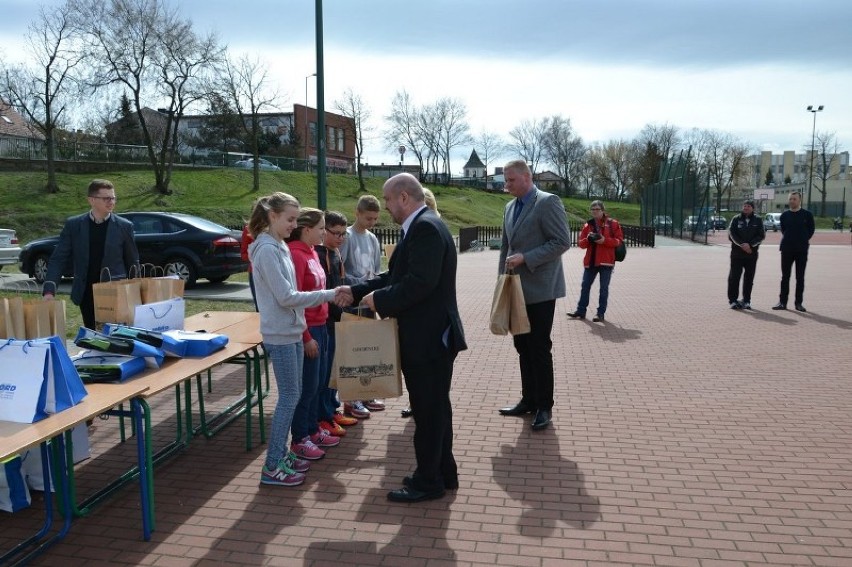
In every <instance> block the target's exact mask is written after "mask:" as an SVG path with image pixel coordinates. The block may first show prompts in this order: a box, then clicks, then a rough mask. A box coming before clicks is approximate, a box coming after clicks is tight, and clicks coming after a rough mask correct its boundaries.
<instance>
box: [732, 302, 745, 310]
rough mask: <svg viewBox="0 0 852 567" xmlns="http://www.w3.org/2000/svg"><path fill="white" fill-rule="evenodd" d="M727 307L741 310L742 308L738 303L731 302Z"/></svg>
mask: <svg viewBox="0 0 852 567" xmlns="http://www.w3.org/2000/svg"><path fill="white" fill-rule="evenodd" d="M729 305H730V306H731V309H742V308H743V306H742V305H740V302H739V301H732V302H731V303H730V304H729Z"/></svg>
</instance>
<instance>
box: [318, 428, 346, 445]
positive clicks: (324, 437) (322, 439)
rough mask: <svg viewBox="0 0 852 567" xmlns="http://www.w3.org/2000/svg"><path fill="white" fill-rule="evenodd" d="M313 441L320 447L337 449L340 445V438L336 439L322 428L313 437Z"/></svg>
mask: <svg viewBox="0 0 852 567" xmlns="http://www.w3.org/2000/svg"><path fill="white" fill-rule="evenodd" d="M311 441H313V443H314V445H316V446H318V447H337V446H338V445H340V437H335V436H334V435H332V434H331V433H329V432H328V431H326V430H325V429H323V428H322V427H320V430H319V431H317V432H316V433H314V434H313V435H311Z"/></svg>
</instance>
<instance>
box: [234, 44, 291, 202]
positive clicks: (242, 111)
mask: <svg viewBox="0 0 852 567" xmlns="http://www.w3.org/2000/svg"><path fill="white" fill-rule="evenodd" d="M268 81H269V77H268V70H267V68H266V67H265V66H263V65H262V64H261V63H260V61H259V60H258V59H250V58H249V57H248V55H243V56H241V57H240V58H239V59H237V60H232V59H231V58H228V57H226V58H225V63H224V65H223V69H222V74H221V89H222V90H223V92H225V93H227V96H228V98H230V100H231V102H232V103H233V105H234V109H235V110H236V111H237V114H239V116H240V118H241V120H240V123H241V124H242V125H243V128H244V129H245V132H246V134H247V136H248V140H249V143H250V144H251V153H252V156H254V160H253V161H254V168H253V170H252V172H253V176H252V177H253V184H252V188H253V190H254V191H259V190H260V151H259V149H258V143H259V141H260V138H261V135H262V128H261V123H260V115H259V114H260V112H262V111H263V110H264V109H266V108H269V107H272V106H273V105H275V104H276V101H277V100H278V96H277V94H275V93H273V92H270V91H269V88H268Z"/></svg>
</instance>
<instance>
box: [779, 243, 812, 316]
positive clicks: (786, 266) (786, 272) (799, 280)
mask: <svg viewBox="0 0 852 567" xmlns="http://www.w3.org/2000/svg"><path fill="white" fill-rule="evenodd" d="M793 264H796V305H801V304H802V301H803V300H804V295H805V268H806V267H807V265H808V251H807V250H802V251H801V252H796V251H793V252H791V251H787V250H782V251H781V294H780V295H779V296H778V300H779V301H780V302H781V303H783V304H784V305H787V298H788V297H789V296H790V272H791V271H792V268H793Z"/></svg>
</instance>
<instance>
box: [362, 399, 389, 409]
mask: <svg viewBox="0 0 852 567" xmlns="http://www.w3.org/2000/svg"><path fill="white" fill-rule="evenodd" d="M364 407H365V408H367V409H368V410H370V411H385V403H384V402H383V401H382V400H364Z"/></svg>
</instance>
